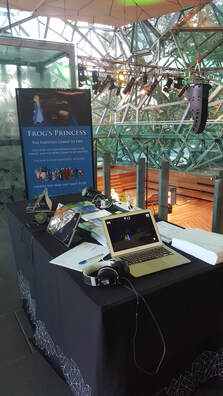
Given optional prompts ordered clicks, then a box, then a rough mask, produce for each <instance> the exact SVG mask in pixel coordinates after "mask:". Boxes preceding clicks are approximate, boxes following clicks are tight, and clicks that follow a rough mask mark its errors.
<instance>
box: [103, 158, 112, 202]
mask: <svg viewBox="0 0 223 396" xmlns="http://www.w3.org/2000/svg"><path fill="white" fill-rule="evenodd" d="M110 164H111V157H110V153H104V156H103V190H104V194H105V195H106V196H107V197H110V195H111V170H110V169H111V168H110Z"/></svg>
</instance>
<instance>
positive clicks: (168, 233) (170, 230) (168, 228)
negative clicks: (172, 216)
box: [156, 221, 182, 243]
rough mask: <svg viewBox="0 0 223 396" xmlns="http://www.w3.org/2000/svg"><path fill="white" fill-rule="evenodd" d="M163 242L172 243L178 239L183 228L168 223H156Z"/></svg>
mask: <svg viewBox="0 0 223 396" xmlns="http://www.w3.org/2000/svg"><path fill="white" fill-rule="evenodd" d="M156 225H157V228H158V230H159V233H160V236H161V239H162V241H164V242H167V243H170V242H171V241H172V239H173V238H174V237H177V235H178V234H179V232H181V231H182V228H181V227H178V226H176V225H175V224H171V223H167V222H166V221H158V222H157V223H156Z"/></svg>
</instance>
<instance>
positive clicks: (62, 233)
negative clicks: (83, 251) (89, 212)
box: [53, 213, 81, 247]
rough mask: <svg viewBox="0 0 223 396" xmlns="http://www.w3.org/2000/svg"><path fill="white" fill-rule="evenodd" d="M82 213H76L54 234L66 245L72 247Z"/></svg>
mask: <svg viewBox="0 0 223 396" xmlns="http://www.w3.org/2000/svg"><path fill="white" fill-rule="evenodd" d="M80 217H81V215H80V213H75V214H74V216H73V217H72V219H71V220H70V221H69V222H68V223H67V224H65V225H64V226H63V227H62V228H60V229H59V230H58V231H57V232H55V234H53V236H54V237H55V238H57V239H58V240H59V241H60V242H62V243H63V244H64V245H65V246H67V247H70V245H71V242H72V240H73V237H74V235H75V232H76V229H77V226H78V224H79V221H80Z"/></svg>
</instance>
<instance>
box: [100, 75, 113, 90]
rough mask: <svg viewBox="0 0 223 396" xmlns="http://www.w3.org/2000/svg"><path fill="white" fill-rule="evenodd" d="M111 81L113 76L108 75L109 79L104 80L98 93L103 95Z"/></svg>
mask: <svg viewBox="0 0 223 396" xmlns="http://www.w3.org/2000/svg"><path fill="white" fill-rule="evenodd" d="M110 81H111V76H110V75H109V74H108V75H107V77H106V78H105V79H104V81H102V83H101V85H100V87H99V90H98V91H99V92H100V93H102V92H103V91H104V89H105V88H106V87H107V85H108V84H109V83H110Z"/></svg>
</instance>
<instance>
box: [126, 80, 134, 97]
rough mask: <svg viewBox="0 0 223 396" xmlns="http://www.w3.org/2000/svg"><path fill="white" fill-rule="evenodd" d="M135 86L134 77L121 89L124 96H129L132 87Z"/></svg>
mask: <svg viewBox="0 0 223 396" xmlns="http://www.w3.org/2000/svg"><path fill="white" fill-rule="evenodd" d="M134 84H135V77H132V78H131V79H130V81H129V82H128V84H127V85H126V87H125V88H124V89H123V93H124V94H125V95H130V93H131V90H132V87H133V85H134Z"/></svg>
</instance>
